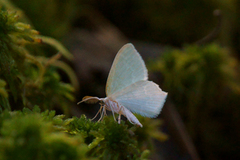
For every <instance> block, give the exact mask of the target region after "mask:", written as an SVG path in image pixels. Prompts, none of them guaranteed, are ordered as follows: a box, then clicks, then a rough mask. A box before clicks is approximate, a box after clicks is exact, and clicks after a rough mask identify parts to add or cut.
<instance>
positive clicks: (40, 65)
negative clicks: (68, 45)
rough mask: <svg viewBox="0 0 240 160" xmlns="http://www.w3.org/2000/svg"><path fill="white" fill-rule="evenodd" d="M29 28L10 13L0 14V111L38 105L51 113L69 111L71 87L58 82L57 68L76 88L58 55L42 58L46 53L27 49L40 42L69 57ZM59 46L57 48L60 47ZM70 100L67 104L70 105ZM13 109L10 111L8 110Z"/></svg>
mask: <svg viewBox="0 0 240 160" xmlns="http://www.w3.org/2000/svg"><path fill="white" fill-rule="evenodd" d="M38 34H39V33H38V31H36V30H33V29H31V27H30V25H27V24H25V23H21V22H18V16H17V14H16V13H15V12H13V11H6V9H5V7H1V11H0V78H1V81H0V82H1V83H0V87H1V88H0V93H1V94H0V107H1V109H9V110H10V109H11V108H22V107H24V106H26V107H29V108H32V107H33V106H34V105H39V106H41V107H42V108H45V109H50V108H53V107H60V108H61V109H63V110H64V111H68V108H66V106H68V104H70V103H69V102H70V101H73V100H74V97H73V95H72V93H73V91H74V89H73V87H72V85H71V84H69V83H63V82H61V77H60V75H59V73H58V72H57V69H56V67H58V68H61V69H63V70H64V71H65V72H66V73H67V75H69V77H70V80H71V82H72V84H73V85H74V87H75V88H77V87H78V83H77V80H76V78H75V74H74V73H73V71H72V70H71V68H70V67H68V66H67V65H66V64H65V63H64V62H61V61H59V60H58V59H59V58H60V57H61V54H56V55H55V56H52V57H49V58H47V57H44V54H45V53H41V54H40V55H42V56H39V55H35V54H36V53H34V54H32V52H33V51H34V50H29V49H28V46H31V47H33V48H34V46H37V45H39V46H40V44H41V42H45V43H50V44H51V45H52V46H56V47H55V48H57V49H59V50H60V51H61V52H62V53H63V55H64V56H65V57H67V58H68V57H70V56H69V55H70V54H69V53H67V51H66V49H65V48H64V47H61V46H62V45H61V44H59V43H58V42H56V41H53V40H52V39H49V38H48V39H47V40H46V37H43V36H41V37H40V36H39V35H38ZM59 46H60V47H59ZM69 100H70V101H69ZM10 106H12V107H10Z"/></svg>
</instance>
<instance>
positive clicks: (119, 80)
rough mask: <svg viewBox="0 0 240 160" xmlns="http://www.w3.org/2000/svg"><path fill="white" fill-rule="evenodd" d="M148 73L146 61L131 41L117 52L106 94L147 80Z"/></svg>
mask: <svg viewBox="0 0 240 160" xmlns="http://www.w3.org/2000/svg"><path fill="white" fill-rule="evenodd" d="M147 79H148V73H147V68H146V66H145V63H144V61H143V59H142V57H141V56H140V54H139V53H138V52H137V50H136V49H135V48H134V46H133V45H132V44H131V43H128V44H126V45H124V46H123V47H122V48H121V49H120V50H119V51H118V53H117V55H116V57H115V59H114V61H113V64H112V67H111V70H110V73H109V75H108V79H107V84H106V94H107V96H108V95H112V94H114V93H115V92H118V91H121V90H122V89H124V88H126V87H127V86H129V85H131V84H133V83H135V82H137V81H139V80H147Z"/></svg>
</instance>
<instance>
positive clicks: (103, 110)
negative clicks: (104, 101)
mask: <svg viewBox="0 0 240 160" xmlns="http://www.w3.org/2000/svg"><path fill="white" fill-rule="evenodd" d="M102 107H103V109H102V113H101V117H100V118H99V120H98V122H99V121H101V120H102V119H103V117H104V114H106V109H105V106H102Z"/></svg>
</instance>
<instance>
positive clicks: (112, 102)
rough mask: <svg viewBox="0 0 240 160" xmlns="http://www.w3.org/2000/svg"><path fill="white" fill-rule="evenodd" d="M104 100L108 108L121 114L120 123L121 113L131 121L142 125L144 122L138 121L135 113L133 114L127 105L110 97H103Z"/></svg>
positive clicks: (119, 118)
mask: <svg viewBox="0 0 240 160" xmlns="http://www.w3.org/2000/svg"><path fill="white" fill-rule="evenodd" d="M103 101H104V103H105V108H106V109H107V110H109V111H112V112H114V113H117V114H119V117H118V123H120V120H121V115H124V116H125V117H126V118H127V119H128V121H129V122H131V123H133V124H136V125H138V126H140V127H142V124H141V123H140V122H139V121H138V119H137V118H136V117H135V116H134V114H132V112H130V111H129V110H128V109H127V108H126V107H124V106H123V105H121V104H120V103H118V102H117V101H116V100H113V99H112V98H110V97H106V98H105V99H103Z"/></svg>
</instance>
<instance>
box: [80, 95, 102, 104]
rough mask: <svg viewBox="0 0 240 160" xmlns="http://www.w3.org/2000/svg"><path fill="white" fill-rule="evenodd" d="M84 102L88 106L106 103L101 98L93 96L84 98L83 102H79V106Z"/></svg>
mask: <svg viewBox="0 0 240 160" xmlns="http://www.w3.org/2000/svg"><path fill="white" fill-rule="evenodd" d="M82 102H85V103H87V104H95V103H98V102H99V103H100V104H101V103H104V102H103V100H102V99H101V98H98V97H92V96H85V97H83V99H82V101H80V102H78V103H77V104H80V103H82Z"/></svg>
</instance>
